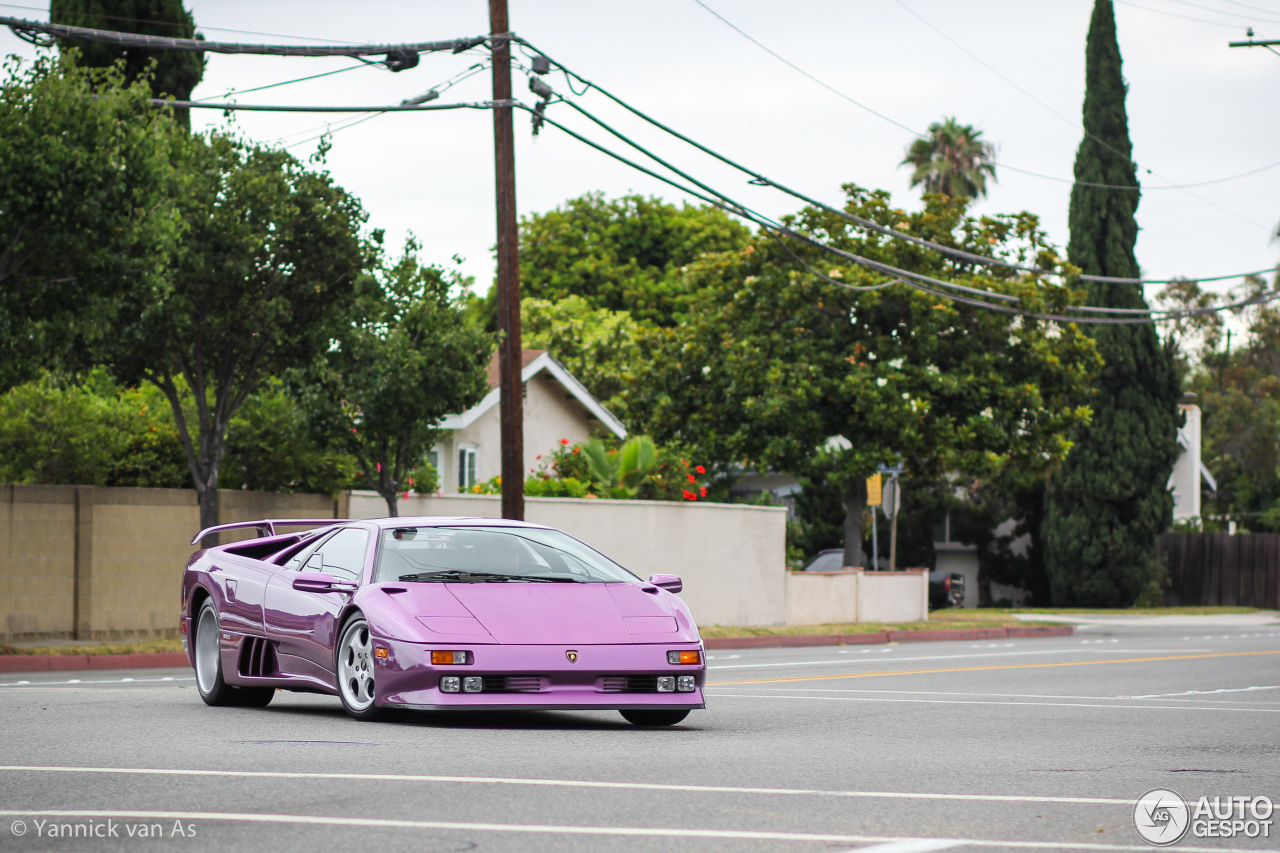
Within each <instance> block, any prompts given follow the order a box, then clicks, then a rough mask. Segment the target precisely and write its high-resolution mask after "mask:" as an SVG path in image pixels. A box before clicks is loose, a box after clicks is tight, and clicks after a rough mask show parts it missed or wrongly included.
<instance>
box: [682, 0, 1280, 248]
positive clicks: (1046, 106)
mask: <svg viewBox="0 0 1280 853" xmlns="http://www.w3.org/2000/svg"><path fill="white" fill-rule="evenodd" d="M695 1H696V0H695ZM895 2H896V3H897V4H898V5H899V6H901V7H902V8H903V9H905V10H906V11H907V12H910V13H911V15H912V16H913V17H914V18H915V19H916V20H918V21H920V22H921V23H922V24H924V25H925V26H926V27H928V28H929V29H931V30H933V31H934V32H935V33H937V34H938V35H940V36H942V37H943V38H944V39H946V40H947V41H948V42H950V43H951V44H952V45H954V46H955V47H956V48H958V49H959V50H960V51H961V52H963V53H964V54H965V55H966V56H968V57H969V58H970V59H972V60H973V61H974V62H977V63H978V64H979V65H981V66H982V67H983V68H985V69H987V70H988V71H990V72H991V73H992V74H994V75H996V76H997V77H999V78H1000V79H1001V80H1003V81H1004V82H1005V83H1007V84H1009V85H1010V86H1012V87H1013V88H1015V89H1017V90H1018V91H1019V92H1021V93H1022V94H1023V95H1026V96H1027V97H1028V98H1030V99H1031V100H1033V101H1035V102H1036V103H1037V104H1039V105H1040V106H1041V107H1043V108H1044V109H1046V110H1048V111H1049V112H1051V113H1053V115H1055V116H1056V117H1058V118H1059V119H1061V120H1062V121H1064V122H1066V123H1067V124H1068V125H1069V126H1071V127H1072V128H1075V129H1078V130H1082V131H1084V135H1085V136H1087V137H1088V138H1089V139H1092V140H1093V141H1094V142H1096V143H1098V144H1099V145H1101V146H1102V147H1103V148H1106V149H1107V150H1108V151H1110V152H1111V153H1113V154H1115V155H1116V156H1118V157H1120V158H1121V159H1123V160H1124V161H1125V162H1126V163H1128V164H1129V165H1130V166H1132V167H1133V168H1134V170H1135V171H1136V170H1138V169H1142V171H1145V172H1146V173H1147V174H1148V175H1153V176H1155V177H1157V178H1159V179H1160V180H1162V181H1164V182H1165V183H1167V184H1169V185H1171V186H1176V188H1177V189H1180V190H1183V191H1184V192H1186V193H1187V195H1189V196H1191V197H1192V198H1195V199H1199V200H1200V201H1201V202H1203V203H1204V204H1208V205H1210V206H1212V207H1216V208H1217V209H1218V210H1221V211H1222V212H1223V213H1226V214H1229V215H1231V216H1234V217H1235V218H1236V219H1239V220H1240V221H1241V222H1247V223H1248V224H1250V225H1253V226H1254V227H1256V228H1263V229H1266V226H1265V225H1261V224H1260V223H1257V222H1254V221H1253V220H1251V219H1249V218H1248V217H1245V216H1241V215H1240V214H1238V213H1236V212H1235V211H1233V210H1229V209H1228V208H1225V207H1223V206H1222V205H1220V204H1218V203H1217V202H1215V201H1210V200H1209V199H1207V198H1204V197H1203V196H1200V195H1197V194H1196V193H1193V192H1191V191H1190V189H1188V187H1187V185H1186V184H1177V185H1175V184H1174V182H1173V181H1171V180H1169V179H1168V178H1166V177H1164V176H1163V175H1161V174H1159V173H1158V172H1156V171H1154V170H1153V169H1147V168H1144V167H1140V166H1139V165H1138V164H1137V162H1135V161H1134V159H1133V157H1132V156H1130V153H1129V152H1126V151H1121V150H1120V149H1119V148H1116V147H1115V146H1114V145H1112V144H1111V143H1109V142H1107V141H1106V140H1105V139H1102V138H1101V137H1099V136H1098V135H1097V134H1095V133H1091V132H1090V131H1089V129H1088V128H1087V127H1084V126H1082V125H1081V124H1079V123H1078V122H1076V121H1075V120H1074V119H1071V118H1068V117H1067V116H1065V115H1063V114H1062V113H1060V112H1058V111H1057V110H1056V109H1054V108H1053V107H1052V106H1050V105H1049V104H1047V103H1045V102H1044V101H1042V100H1040V98H1038V97H1036V96H1035V95H1034V94H1032V93H1031V92H1029V91H1028V90H1027V89H1024V88H1023V87H1022V86H1021V85H1019V84H1018V83H1017V82H1015V81H1013V80H1011V79H1010V78H1008V77H1006V76H1005V75H1004V74H1002V73H1000V71H999V70H998V69H996V68H995V67H994V66H992V65H990V64H989V63H988V62H986V61H985V60H984V59H982V57H980V56H978V55H977V54H976V53H974V52H973V51H971V50H969V49H968V48H967V47H965V46H964V45H962V44H960V42H958V41H956V40H955V39H953V38H952V37H951V36H949V35H947V34H946V33H945V32H943V31H942V30H941V29H939V28H938V27H936V26H935V25H934V24H932V23H930V22H929V21H928V20H927V19H926V18H925V17H924V16H922V15H920V14H919V13H918V12H916V11H915V10H914V9H912V8H911V7H910V6H908V5H907V4H906V2H905V0H895ZM1176 2H1186V0H1176ZM1133 189H1134V190H1139V189H1140V187H1138V186H1136V185H1135V186H1134V187H1133Z"/></svg>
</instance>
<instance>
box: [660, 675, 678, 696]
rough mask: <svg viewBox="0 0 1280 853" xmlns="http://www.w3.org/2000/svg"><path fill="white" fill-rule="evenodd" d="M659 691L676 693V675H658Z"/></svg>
mask: <svg viewBox="0 0 1280 853" xmlns="http://www.w3.org/2000/svg"><path fill="white" fill-rule="evenodd" d="M658 692H659V693H675V692H676V677H675V676H674V675H659V676H658Z"/></svg>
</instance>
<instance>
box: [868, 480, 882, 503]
mask: <svg viewBox="0 0 1280 853" xmlns="http://www.w3.org/2000/svg"><path fill="white" fill-rule="evenodd" d="M880 495H881V491H880V475H879V474H872V475H871V476H870V477H868V478H867V506H880Z"/></svg>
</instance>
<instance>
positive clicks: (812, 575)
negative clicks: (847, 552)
mask: <svg viewBox="0 0 1280 853" xmlns="http://www.w3.org/2000/svg"><path fill="white" fill-rule="evenodd" d="M928 618H929V581H928V575H927V574H926V573H925V572H924V570H918V571H906V572H867V571H863V570H862V569H854V570H851V571H841V572H788V573H787V624H788V625H827V624H833V623H838V622H914V621H916V620H920V619H928Z"/></svg>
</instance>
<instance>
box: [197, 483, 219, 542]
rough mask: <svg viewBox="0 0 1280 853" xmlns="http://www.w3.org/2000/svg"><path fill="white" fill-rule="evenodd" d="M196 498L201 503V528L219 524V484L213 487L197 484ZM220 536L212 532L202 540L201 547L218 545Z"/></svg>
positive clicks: (204, 528)
mask: <svg viewBox="0 0 1280 853" xmlns="http://www.w3.org/2000/svg"><path fill="white" fill-rule="evenodd" d="M196 499H197V501H199V503H200V529H201V530H206V529H208V528H210V527H216V526H217V525H218V486H217V484H216V483H215V484H214V486H213V488H209V487H208V486H204V487H201V486H200V485H199V484H197V486H196ZM218 541H219V536H218V534H217V533H211V534H209V535H208V536H206V537H205V538H204V539H203V540H201V542H200V547H201V548H212V547H213V546H214V545H217V544H218Z"/></svg>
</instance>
